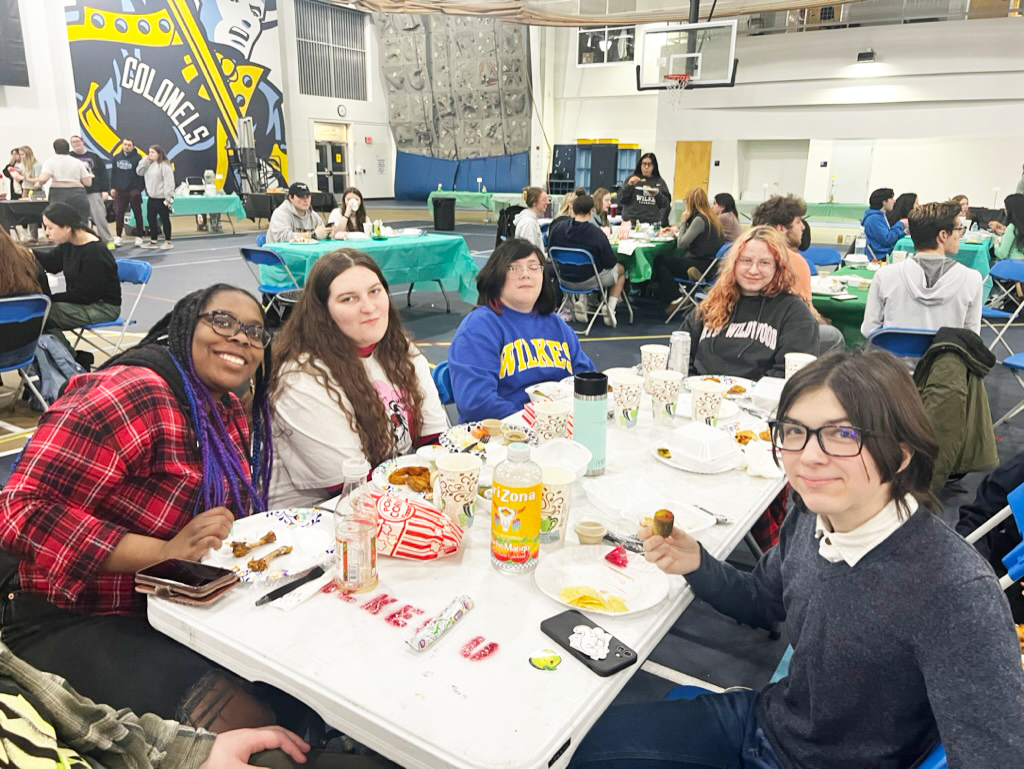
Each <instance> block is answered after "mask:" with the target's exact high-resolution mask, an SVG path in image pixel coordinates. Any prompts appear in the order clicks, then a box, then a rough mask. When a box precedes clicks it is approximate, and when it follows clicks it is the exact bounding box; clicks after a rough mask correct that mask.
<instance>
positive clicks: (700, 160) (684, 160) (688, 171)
mask: <svg viewBox="0 0 1024 769" xmlns="http://www.w3.org/2000/svg"><path fill="white" fill-rule="evenodd" d="M710 173H711V142H676V173H675V176H674V178H673V181H672V200H682V199H683V198H685V197H686V193H688V192H689V191H690V190H692V189H693V188H694V187H703V188H704V191H705V192H708V175H709V174H710Z"/></svg>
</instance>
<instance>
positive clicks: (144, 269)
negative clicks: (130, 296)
mask: <svg viewBox="0 0 1024 769" xmlns="http://www.w3.org/2000/svg"><path fill="white" fill-rule="evenodd" d="M116 261H117V279H118V280H119V281H121V283H127V284H129V285H132V286H138V287H139V293H137V294H136V295H135V301H134V302H133V303H132V307H131V309H130V310H129V311H128V314H127V315H124V316H121V317H119V318H117V319H116V320H108V321H105V322H103V323H92V324H90V325H88V326H84V327H83V328H79V329H76V330H75V339H74V342H72V345H71V346H72V347H74V348H75V349H76V350H77V349H78V345H79V344H80V343H81V342H85V343H86V344H88V345H89V346H90V347H94V348H95V349H97V350H99V351H100V352H105V353H107V354H108V355H117V353H119V352H120V351H121V346H122V345H123V344H124V335H125V334H126V333H127V331H128V327H129V326H134V325H135V324H136V323H137V322H138V321H136V320H135V310H136V309H137V308H138V306H139V301H140V300H141V299H142V294H143V292H144V291H145V290H146V286H147V285H149V279H150V278H152V277H153V265H151V264H150V263H149V262H143V261H142V260H140V259H117V260H116ZM105 328H120V329H121V335H120V336H119V337H118V338H117V341H116V342H114V341H113V337H108V336H105V335H104V334H101V333H100V331H101V330H102V329H105ZM86 331H91V332H92V334H93V336H94V337H97V338H98V339H100V340H101V341H102V344H98V343H96V342H94V341H93V340H92V339H86V338H85V332H86Z"/></svg>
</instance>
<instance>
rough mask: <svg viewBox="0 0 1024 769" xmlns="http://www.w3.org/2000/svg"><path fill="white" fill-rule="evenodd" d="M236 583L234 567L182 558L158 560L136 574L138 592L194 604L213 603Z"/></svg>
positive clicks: (236, 576)
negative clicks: (158, 561)
mask: <svg viewBox="0 0 1024 769" xmlns="http://www.w3.org/2000/svg"><path fill="white" fill-rule="evenodd" d="M236 584H238V574H236V573H235V572H233V571H232V570H231V569H224V568H222V567H220V566H210V565H209V564H205V563H200V562H199V561H186V560H182V559H180V558H171V559H169V560H166V561H160V563H154V564H153V565H152V566H147V567H146V568H145V569H142V570H140V571H138V572H137V573H136V574H135V589H136V590H137V591H138V592H140V593H146V594H149V595H156V596H159V597H161V598H171V599H174V600H178V601H180V602H181V603H188V604H190V605H206V604H208V603H212V602H213V601H215V600H217V599H218V598H220V597H221V596H222V595H224V593H226V592H227V591H228V590H229V589H230V588H232V587H234V586H235V585H236Z"/></svg>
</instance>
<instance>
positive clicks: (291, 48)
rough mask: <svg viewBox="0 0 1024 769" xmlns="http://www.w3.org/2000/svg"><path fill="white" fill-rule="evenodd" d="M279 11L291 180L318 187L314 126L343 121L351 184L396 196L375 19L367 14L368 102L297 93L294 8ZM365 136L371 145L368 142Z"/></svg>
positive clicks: (282, 6) (375, 194)
mask: <svg viewBox="0 0 1024 769" xmlns="http://www.w3.org/2000/svg"><path fill="white" fill-rule="evenodd" d="M277 7H278V18H279V23H280V27H281V30H280V37H281V66H282V70H283V78H282V91H284V108H285V114H286V115H287V132H288V175H289V176H290V177H291V179H290V180H289V181H304V182H306V183H307V184H310V186H315V184H316V179H315V174H316V143H315V142H314V140H313V124H314V123H345V124H348V125H349V158H350V159H349V166H350V172H349V181H350V184H352V185H354V186H356V187H358V188H359V189H360V191H361V192H362V193H363V196H364V197H367V198H390V197H394V194H395V156H396V153H395V145H394V141H393V140H392V137H391V129H390V128H389V127H388V107H387V102H386V100H385V91H384V83H383V81H382V79H381V71H380V55H379V50H380V41H379V36H378V33H377V27H376V26H375V25H374V24H373V18H372V16H369V15H367V16H366V45H367V49H366V68H367V75H368V80H369V86H368V88H367V100H366V101H357V100H354V99H329V98H324V97H321V96H305V95H303V94H302V93H301V92H300V91H299V71H298V64H297V59H296V57H297V47H296V43H295V38H296V32H295V5H294V3H292V2H279V3H278V6H277ZM339 105H344V107H345V112H346V114H345V117H339V116H338V106H339ZM367 137H369V138H370V139H371V142H372V143H370V144H367V143H366V138H367ZM382 164H383V165H382ZM382 169H383V170H382Z"/></svg>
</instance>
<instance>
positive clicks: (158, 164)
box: [135, 144, 174, 250]
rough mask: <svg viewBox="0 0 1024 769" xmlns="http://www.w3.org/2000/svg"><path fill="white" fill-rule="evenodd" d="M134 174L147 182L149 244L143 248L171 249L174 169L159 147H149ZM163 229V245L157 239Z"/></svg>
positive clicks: (154, 145)
mask: <svg viewBox="0 0 1024 769" xmlns="http://www.w3.org/2000/svg"><path fill="white" fill-rule="evenodd" d="M135 173H137V174H138V175H139V176H141V177H143V179H145V181H146V195H147V196H148V197H149V199H148V200H147V201H146V218H147V219H148V220H149V242H148V243H143V244H142V247H143V248H160V249H163V250H167V249H170V248H174V245H173V244H172V243H171V204H172V203H174V169H173V168H171V161H170V160H168V159H167V153H166V152H164V150H163V148H162V147H161V146H160V145H159V144H151V145H150V147H149V154H148V155H147V156H146V157H144V158H143V159H142V160H140V161H139V165H138V167H137V168H136V169H135ZM161 224H162V225H163V228H164V242H163V244H161V245H159V246H158V245H157V241H158V240H159V239H160V225H161Z"/></svg>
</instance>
